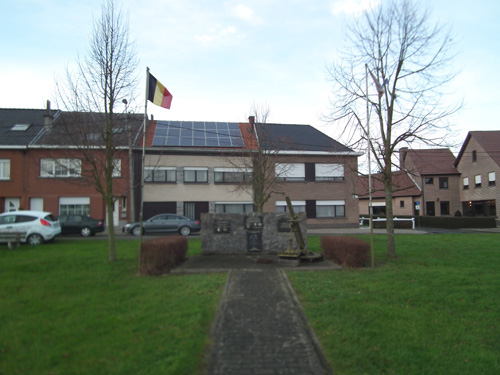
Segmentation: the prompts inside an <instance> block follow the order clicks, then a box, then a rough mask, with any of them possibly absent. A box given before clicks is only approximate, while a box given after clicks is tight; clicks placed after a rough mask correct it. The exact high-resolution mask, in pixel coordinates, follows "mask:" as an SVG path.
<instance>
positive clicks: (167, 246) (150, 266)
mask: <svg viewBox="0 0 500 375" xmlns="http://www.w3.org/2000/svg"><path fill="white" fill-rule="evenodd" d="M187 248H188V246H187V238H186V237H184V236H175V237H160V238H153V239H151V240H147V241H144V242H143V243H142V244H141V251H140V257H139V261H140V265H139V271H140V274H141V275H161V274H163V273H167V272H169V271H170V270H171V269H172V268H174V267H176V266H178V265H179V264H181V263H182V262H184V261H185V260H186V253H187Z"/></svg>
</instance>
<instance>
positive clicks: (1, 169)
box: [0, 159, 10, 180]
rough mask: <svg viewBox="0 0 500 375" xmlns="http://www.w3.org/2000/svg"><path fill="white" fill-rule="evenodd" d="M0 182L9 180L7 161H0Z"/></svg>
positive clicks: (8, 161) (8, 163) (8, 164)
mask: <svg viewBox="0 0 500 375" xmlns="http://www.w3.org/2000/svg"><path fill="white" fill-rule="evenodd" d="M0 180H10V160H9V159H0Z"/></svg>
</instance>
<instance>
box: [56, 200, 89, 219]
mask: <svg viewBox="0 0 500 375" xmlns="http://www.w3.org/2000/svg"><path fill="white" fill-rule="evenodd" d="M71 214H74V215H89V214H90V197H61V198H59V215H71Z"/></svg>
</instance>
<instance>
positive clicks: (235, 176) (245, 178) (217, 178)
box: [214, 168, 252, 184]
mask: <svg viewBox="0 0 500 375" xmlns="http://www.w3.org/2000/svg"><path fill="white" fill-rule="evenodd" d="M251 176H252V169H251V168H214V182H215V183H217V184H224V183H226V184H231V183H232V184H238V183H243V182H249V181H251Z"/></svg>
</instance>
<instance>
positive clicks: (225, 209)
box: [215, 202, 253, 214]
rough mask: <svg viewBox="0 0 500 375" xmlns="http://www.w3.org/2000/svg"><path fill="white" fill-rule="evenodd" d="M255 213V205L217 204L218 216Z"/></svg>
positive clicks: (245, 203)
mask: <svg viewBox="0 0 500 375" xmlns="http://www.w3.org/2000/svg"><path fill="white" fill-rule="evenodd" d="M247 212H253V203H249V202H239V203H234V202H215V213H216V214H242V213H247Z"/></svg>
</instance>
